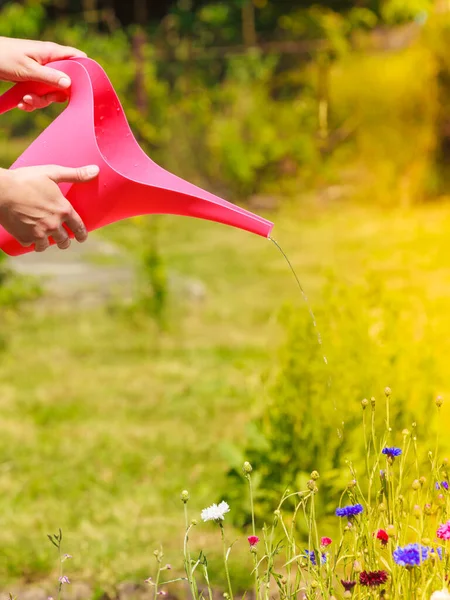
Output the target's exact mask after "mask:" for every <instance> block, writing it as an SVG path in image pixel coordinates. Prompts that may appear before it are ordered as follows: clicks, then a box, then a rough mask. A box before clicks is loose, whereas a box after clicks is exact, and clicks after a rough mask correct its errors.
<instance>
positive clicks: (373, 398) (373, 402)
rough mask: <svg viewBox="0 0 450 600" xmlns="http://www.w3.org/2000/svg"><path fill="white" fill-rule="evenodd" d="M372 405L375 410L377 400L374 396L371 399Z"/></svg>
mask: <svg viewBox="0 0 450 600" xmlns="http://www.w3.org/2000/svg"><path fill="white" fill-rule="evenodd" d="M370 404H371V406H372V408H375V404H376V399H375V397H374V396H372V397H371V399H370Z"/></svg>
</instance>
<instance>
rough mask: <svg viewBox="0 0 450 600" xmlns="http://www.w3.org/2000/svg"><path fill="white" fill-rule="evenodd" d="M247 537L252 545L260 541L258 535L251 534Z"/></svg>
mask: <svg viewBox="0 0 450 600" xmlns="http://www.w3.org/2000/svg"><path fill="white" fill-rule="evenodd" d="M247 539H248V543H249V544H250V546H256V544H257V543H258V542H259V537H258V536H257V535H250V536H249V537H248V538H247Z"/></svg>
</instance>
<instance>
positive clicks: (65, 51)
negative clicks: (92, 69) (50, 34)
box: [45, 42, 87, 62]
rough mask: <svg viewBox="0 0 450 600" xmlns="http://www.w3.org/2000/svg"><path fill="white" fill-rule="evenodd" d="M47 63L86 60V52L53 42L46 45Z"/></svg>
mask: <svg viewBox="0 0 450 600" xmlns="http://www.w3.org/2000/svg"><path fill="white" fill-rule="evenodd" d="M46 51H47V52H46V56H45V58H46V62H50V61H52V60H64V59H65V58H86V57H87V54H86V52H83V51H82V50H78V48H73V47H72V46H61V45H60V44H54V43H53V42H47V43H46Z"/></svg>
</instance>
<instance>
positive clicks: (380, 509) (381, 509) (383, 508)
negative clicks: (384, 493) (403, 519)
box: [378, 502, 386, 513]
mask: <svg viewBox="0 0 450 600" xmlns="http://www.w3.org/2000/svg"><path fill="white" fill-rule="evenodd" d="M378 510H379V512H380V513H384V512H386V505H385V504H384V502H381V503H380V504H379V505H378Z"/></svg>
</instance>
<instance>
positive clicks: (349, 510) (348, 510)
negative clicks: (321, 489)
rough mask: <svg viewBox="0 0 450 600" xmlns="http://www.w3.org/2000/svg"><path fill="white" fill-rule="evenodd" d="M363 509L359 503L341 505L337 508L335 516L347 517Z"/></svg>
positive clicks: (359, 512) (357, 513)
mask: <svg viewBox="0 0 450 600" xmlns="http://www.w3.org/2000/svg"><path fill="white" fill-rule="evenodd" d="M363 510H364V509H363V507H362V505H361V504H350V506H343V507H342V508H337V509H336V516H337V517H347V518H350V517H356V515H359V514H361V513H362V511H363Z"/></svg>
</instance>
